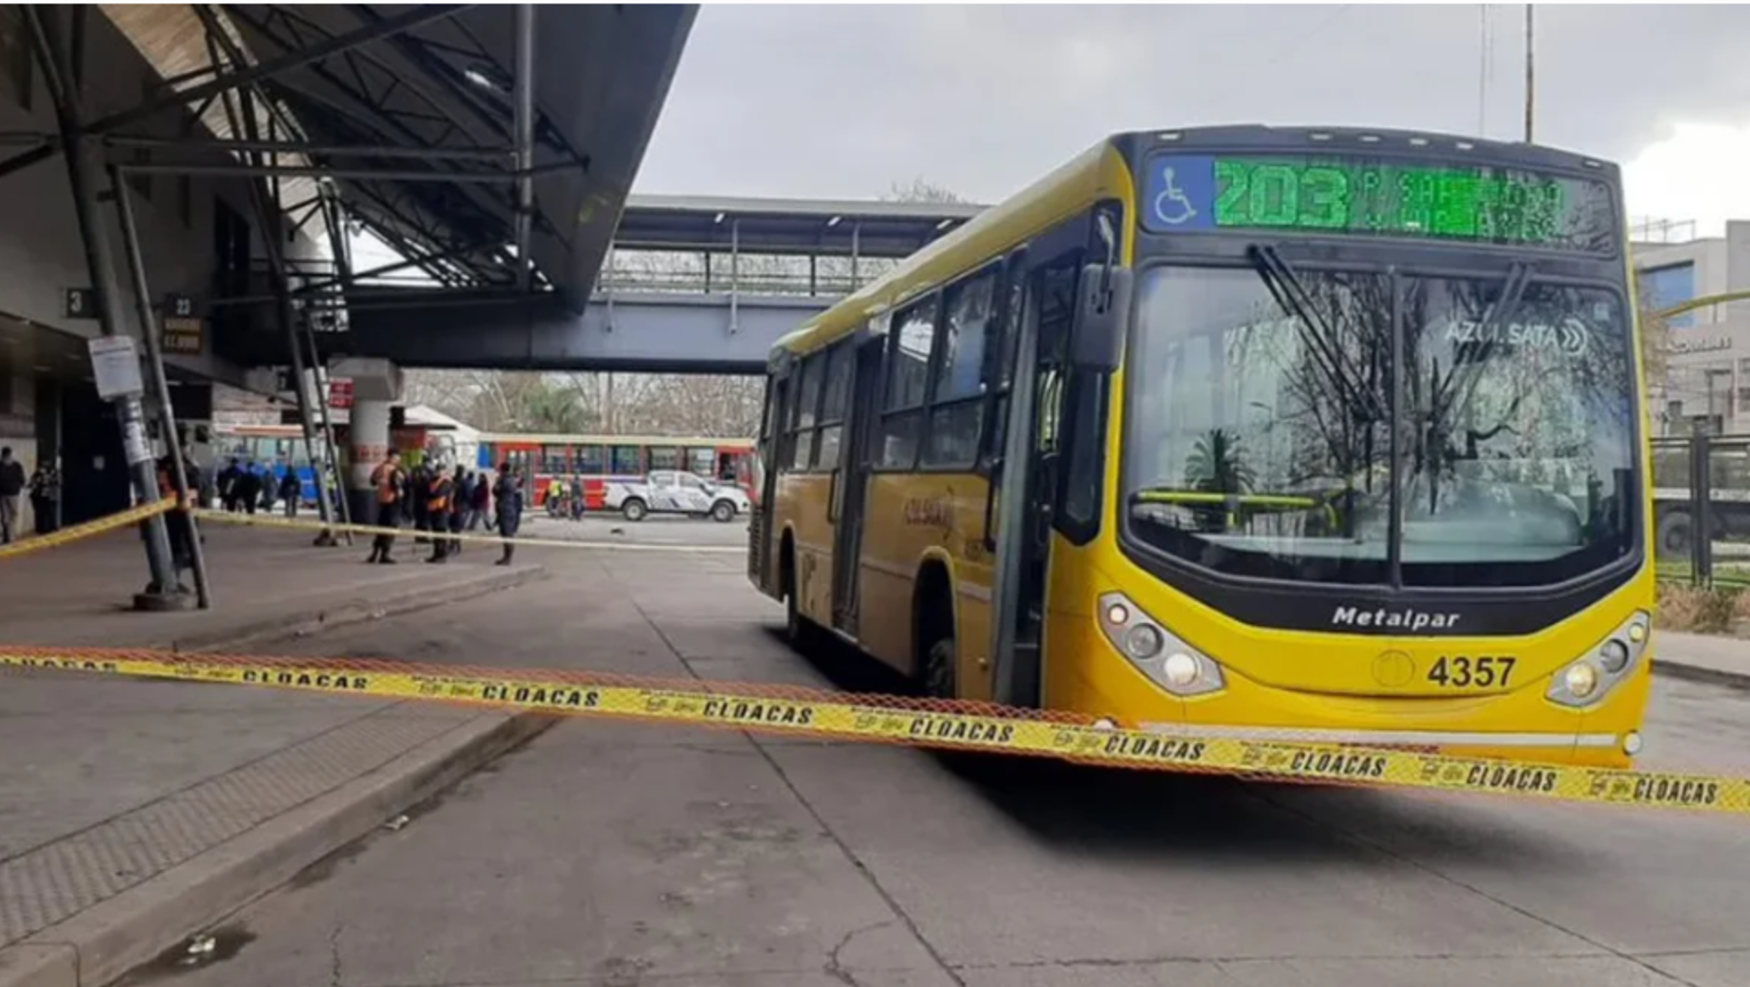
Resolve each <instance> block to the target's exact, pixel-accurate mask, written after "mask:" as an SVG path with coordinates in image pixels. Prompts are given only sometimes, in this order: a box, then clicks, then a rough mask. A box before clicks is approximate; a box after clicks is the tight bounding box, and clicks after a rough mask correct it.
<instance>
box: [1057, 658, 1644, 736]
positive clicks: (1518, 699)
mask: <svg viewBox="0 0 1750 987" xmlns="http://www.w3.org/2000/svg"><path fill="white" fill-rule="evenodd" d="M1077 644H1078V645H1080V646H1081V649H1083V653H1084V654H1086V653H1089V652H1092V654H1093V655H1096V656H1097V657H1094V658H1093V659H1092V660H1089V661H1085V662H1074V663H1066V664H1069V665H1070V666H1071V667H1072V668H1076V669H1077V671H1076V672H1074V673H1071V674H1069V675H1066V676H1055V675H1050V672H1048V676H1049V681H1050V686H1049V688H1050V690H1051V695H1050V696H1048V705H1050V706H1053V707H1058V708H1064V707H1067V708H1069V709H1073V710H1076V711H1078V712H1082V713H1085V714H1089V715H1092V716H1097V717H1104V718H1108V719H1111V720H1113V721H1115V722H1116V723H1117V724H1118V725H1119V726H1123V727H1128V728H1132V729H1141V730H1147V731H1150V732H1155V733H1183V734H1191V735H1196V736H1207V737H1221V738H1229V739H1234V740H1251V741H1278V742H1289V743H1295V742H1298V743H1310V744H1339V745H1354V746H1365V747H1378V748H1396V749H1407V750H1415V751H1419V752H1423V753H1438V754H1444V755H1448V756H1453V757H1477V758H1497V759H1505V760H1513V761H1540V762H1545V763H1556V764H1574V765H1584V766H1592V767H1613V768H1620V767H1628V766H1629V765H1630V763H1631V761H1632V758H1633V756H1634V755H1635V754H1638V753H1640V750H1641V745H1642V743H1643V739H1642V737H1641V734H1640V732H1639V731H1640V726H1641V718H1642V713H1643V711H1644V710H1645V708H1646V703H1647V696H1648V692H1649V690H1650V686H1651V681H1652V675H1651V664H1652V663H1651V661H1650V660H1643V661H1641V662H1640V666H1639V668H1638V670H1637V671H1636V672H1634V673H1633V674H1631V675H1630V676H1629V677H1628V678H1626V679H1624V680H1622V681H1621V682H1620V683H1618V684H1617V686H1616V687H1615V688H1614V689H1612V690H1611V691H1610V692H1609V693H1607V694H1605V695H1604V696H1603V697H1602V698H1601V699H1599V700H1598V701H1597V702H1596V703H1594V704H1592V705H1591V706H1588V707H1584V708H1581V709H1570V708H1567V707H1563V706H1559V705H1557V704H1555V703H1552V702H1550V701H1549V700H1548V699H1546V698H1545V697H1544V692H1545V683H1543V682H1538V683H1535V684H1529V683H1528V684H1527V686H1525V687H1523V688H1520V689H1516V690H1514V691H1512V692H1507V693H1497V694H1492V695H1469V696H1462V697H1445V696H1439V697H1429V696H1405V697H1392V696H1354V695H1334V694H1328V693H1315V692H1306V691H1301V690H1296V689H1286V688H1281V687H1277V686H1271V685H1266V684H1264V683H1262V682H1258V681H1256V680H1254V679H1250V678H1247V677H1246V676H1245V675H1244V674H1243V673H1241V672H1238V671H1236V670H1235V669H1234V668H1233V667H1232V666H1230V665H1225V664H1224V666H1223V673H1224V685H1223V688H1222V689H1221V690H1220V691H1218V692H1212V693H1208V694H1205V695H1199V696H1194V697H1189V698H1181V697H1178V696H1174V695H1172V694H1170V693H1168V692H1167V691H1165V690H1164V689H1162V688H1161V687H1160V686H1158V685H1156V684H1155V683H1154V682H1152V681H1150V680H1149V679H1147V678H1146V677H1144V676H1143V675H1142V674H1141V673H1139V672H1138V671H1136V669H1135V667H1134V666H1132V665H1130V664H1129V663H1128V662H1127V661H1125V660H1124V659H1123V658H1122V657H1120V656H1119V655H1118V654H1117V653H1116V652H1114V651H1113V650H1111V649H1110V647H1109V646H1108V645H1107V644H1106V642H1105V641H1104V640H1103V639H1101V638H1100V637H1099V636H1098V635H1097V634H1090V635H1088V637H1087V638H1084V639H1082V640H1080V641H1078V642H1077ZM1060 653H1061V652H1060ZM1649 657H1650V656H1649Z"/></svg>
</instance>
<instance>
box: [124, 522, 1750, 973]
mask: <svg viewBox="0 0 1750 987" xmlns="http://www.w3.org/2000/svg"><path fill="white" fill-rule="evenodd" d="M675 524H676V525H682V524H685V525H686V526H687V527H686V528H685V529H684V530H687V531H693V530H694V529H700V530H704V531H711V530H712V528H713V527H715V526H712V525H711V524H710V523H709V522H704V523H700V522H690V523H689V522H675ZM721 527H723V528H733V529H739V528H740V526H739V525H725V526H721ZM676 530H683V529H681V528H679V527H677V528H676ZM531 533H534V532H531ZM540 533H541V534H543V535H546V534H548V533H549V532H547V531H542V532H540ZM627 537H630V538H632V539H634V540H636V539H645V538H648V539H659V538H667V537H669V534H668V532H666V531H660V532H659V529H658V528H657V526H656V525H655V524H647V525H646V526H644V529H643V530H641V531H639V532H637V533H634V534H633V535H629V536H627ZM712 537H715V532H713V533H712ZM531 551H535V550H531ZM467 557H468V556H467V555H464V564H466V560H467ZM542 557H543V559H544V560H545V561H546V562H547V563H548V565H549V567H550V568H552V569H553V570H554V571H555V577H554V578H553V579H550V580H548V581H546V582H543V583H539V584H535V585H532V586H528V587H524V588H521V589H518V590H515V591H511V592H508V593H503V594H497V595H494V596H490V597H485V598H482V599H479V600H476V601H472V602H469V603H466V604H462V605H457V606H452V607H447V608H445V609H443V610H442V611H434V612H428V613H426V614H422V615H415V616H411V617H407V618H402V619H392V620H387V621H384V622H382V623H380V624H376V625H374V626H370V627H362V628H357V629H353V630H346V631H342V632H339V633H335V634H330V635H324V636H320V637H316V638H311V639H309V640H306V641H304V642H301V644H300V645H299V650H302V651H304V652H305V653H312V654H330V655H332V654H352V655H358V656H404V657H408V658H413V659H418V660H423V661H465V662H469V663H477V664H504V665H561V666H575V667H590V668H602V669H615V670H625V671H637V672H643V673H650V674H663V675H685V674H694V675H698V676H701V677H706V678H744V679H750V680H764V681H773V680H777V681H790V682H798V683H809V684H819V683H821V682H823V681H834V682H837V683H839V684H845V685H850V686H853V687H871V686H874V687H878V686H880V685H881V684H883V681H884V680H883V679H882V677H881V676H879V675H878V674H875V673H872V672H869V671H868V670H867V669H866V668H863V667H861V666H858V665H856V664H855V663H848V662H846V661H845V660H844V659H843V656H836V657H833V656H829V657H828V658H826V659H823V660H820V661H817V662H809V661H805V660H804V659H803V658H801V657H799V656H797V655H795V654H793V653H791V652H789V651H788V650H787V649H786V648H785V647H784V646H783V645H782V644H781V643H779V642H778V640H777V639H776V637H775V630H776V627H777V625H778V624H779V622H780V618H781V613H780V611H779V610H778V608H777V607H776V606H775V605H772V604H770V603H769V602H767V601H765V600H763V599H762V598H761V597H759V596H757V595H756V594H755V593H754V592H753V591H752V590H751V589H749V588H748V587H747V585H746V582H745V577H744V575H743V568H744V561H743V559H742V557H741V556H739V555H736V554H729V553H717V554H697V555H695V554H681V553H673V552H664V553H646V554H640V553H622V552H616V553H601V552H583V551H578V552H568V551H566V550H560V549H549V550H544V552H543V556H542ZM1647 732H1648V734H1649V738H1650V747H1649V754H1650V760H1651V761H1652V762H1653V763H1656V764H1661V765H1664V766H1677V765H1682V766H1687V767H1711V768H1713V769H1716V770H1717V769H1734V768H1735V769H1737V770H1739V771H1750V693H1745V692H1737V691H1733V690H1729V689H1723V688H1718V687H1713V686H1705V685H1699V684H1691V683H1684V682H1676V681H1666V680H1661V681H1660V682H1659V683H1658V687H1657V690H1656V694H1655V705H1654V709H1653V711H1652V715H1651V719H1650V722H1649V724H1648V731H1647ZM412 815H413V819H412V821H411V823H410V824H408V825H407V826H406V827H404V828H402V829H399V830H398V831H393V832H391V831H383V832H380V833H378V834H376V835H375V836H373V837H370V838H369V839H367V840H365V841H363V842H362V843H360V844H358V845H355V846H354V847H352V848H350V849H348V850H346V851H343V852H342V853H340V854H338V855H336V856H335V857H333V858H331V859H329V860H328V861H325V862H323V863H321V864H318V865H316V866H315V867H313V868H311V869H310V870H309V871H307V872H306V873H305V874H304V875H303V876H302V877H300V878H299V879H298V880H297V881H296V882H294V883H293V884H292V885H289V886H288V887H286V888H284V889H282V890H281V891H279V892H276V893H275V894H272V895H270V896H268V897H266V898H264V899H262V900H260V901H258V902H257V903H255V904H254V905H252V906H250V907H248V908H246V909H244V910H243V911H242V912H241V913H239V914H238V915H237V916H235V917H234V919H233V920H231V921H230V922H229V923H227V924H226V925H225V926H224V927H223V928H221V929H220V930H219V934H220V941H221V947H220V949H219V950H218V951H217V955H219V956H220V957H222V958H221V959H218V960H216V961H214V962H213V963H212V964H210V965H208V966H205V967H200V968H192V969H190V968H180V967H175V966H171V965H166V966H163V967H160V968H156V969H151V970H147V971H142V972H141V973H140V974H139V975H138V976H137V979H138V981H139V982H143V983H169V982H174V983H176V984H177V985H178V987H218V985H229V984H273V985H276V987H305V985H308V987H440V985H442V987H460V985H472V987H536V985H540V987H556V985H577V987H582V985H595V987H631V985H652V987H658V985H660V987H704V985H719V984H725V985H749V987H751V985H773V987H834V985H841V987H842V985H853V987H941V985H957V984H958V985H977V987H984V985H992V987H995V985H1021V987H1059V985H1066V987H1067V985H1080V984H1098V985H1100V987H1130V985H1168V984H1171V985H1186V987H1217V985H1221V987H1236V985H1244V987H1303V985H1324V984H1336V985H1342V987H1406V985H1409V987H1419V985H1439V987H1477V985H1509V987H1516V985H1528V987H1531V985H1535V987H1570V985H1571V987H1626V985H1673V984H1688V985H1692V987H1740V985H1750V921H1747V920H1746V918H1745V916H1746V914H1750V824H1747V823H1746V822H1744V821H1737V820H1728V819H1720V818H1712V817H1704V816H1695V815H1685V814H1679V813H1668V812H1666V813H1661V812H1654V811H1648V810H1631V809H1611V808H1596V807H1582V806H1565V805H1553V806H1552V805H1537V804H1532V803H1526V802H1517V801H1511V800H1504V799H1488V798H1484V797H1476V796H1447V795H1440V794H1421V793H1391V792H1383V791H1362V790H1352V789H1321V788H1312V787H1303V786H1294V785H1266V784H1246V783H1240V782H1236V781H1232V780H1228V779H1220V778H1200V777H1189V776H1171V775H1158V774H1144V773H1133V772H1123V771H1100V770H1091V769H1086V768H1077V767H1070V766H1066V765H1060V764H1055V763H1051V762H1044V761H1029V760H1018V759H1017V760H1003V759H972V760H968V759H965V758H959V759H955V758H944V757H941V756H938V755H936V754H932V753H929V752H925V751H917V750H910V749H904V748H892V747H882V746H861V745H854V744H838V743H815V742H801V741H796V740H774V739H772V738H751V737H748V736H746V735H742V734H739V733H730V732H704V731H696V730H687V729H679V728H672V727H658V726H646V725H638V724H628V723H612V722H607V723H604V722H596V721H587V722H586V721H565V722H562V723H561V724H560V725H558V726H557V727H555V728H554V729H553V730H551V731H549V732H548V733H546V734H544V735H543V736H541V737H540V738H538V739H537V740H536V741H535V742H533V743H532V744H531V745H529V746H528V747H526V748H524V749H522V750H520V751H517V752H515V753H513V754H511V755H509V756H507V757H505V758H504V759H502V760H501V761H499V762H498V763H497V764H495V765H493V766H492V767H491V768H490V769H488V770H486V771H484V772H482V773H480V774H478V775H476V776H474V777H472V778H470V779H468V780H466V781H465V782H463V783H462V784H461V785H460V786H458V787H457V788H456V789H454V790H453V791H452V792H450V793H449V794H448V795H447V796H445V797H443V798H440V799H439V800H437V801H436V802H434V803H432V804H429V805H427V806H423V807H421V808H420V809H419V810H417V811H416V812H414V813H413V814H412Z"/></svg>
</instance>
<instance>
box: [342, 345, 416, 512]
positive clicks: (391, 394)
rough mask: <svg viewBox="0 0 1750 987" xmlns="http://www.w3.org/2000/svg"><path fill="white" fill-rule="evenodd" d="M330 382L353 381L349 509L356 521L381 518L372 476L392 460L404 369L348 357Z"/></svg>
mask: <svg viewBox="0 0 1750 987" xmlns="http://www.w3.org/2000/svg"><path fill="white" fill-rule="evenodd" d="M328 375H329V379H330V380H351V381H352V417H351V421H350V424H349V425H348V428H347V431H348V432H349V433H350V434H349V437H348V441H349V442H350V444H351V452H352V456H351V458H352V470H351V472H350V474H349V475H348V476H347V477H346V496H347V506H348V507H350V508H351V509H352V516H353V519H354V520H356V521H360V522H364V523H367V524H369V523H373V522H375V521H376V518H377V510H376V498H375V496H374V494H373V491H372V490H371V474H372V473H373V472H375V471H376V469H377V465H378V464H379V463H381V462H383V460H385V459H388V458H389V447H390V436H389V418H390V409H391V408H393V407H394V405H395V402H397V401H399V400H400V399H401V368H400V367H398V366H396V365H395V364H394V363H392V362H390V361H388V360H380V359H376V358H372V357H346V358H345V359H340V360H336V361H334V363H333V364H331V365H330V366H329V369H328Z"/></svg>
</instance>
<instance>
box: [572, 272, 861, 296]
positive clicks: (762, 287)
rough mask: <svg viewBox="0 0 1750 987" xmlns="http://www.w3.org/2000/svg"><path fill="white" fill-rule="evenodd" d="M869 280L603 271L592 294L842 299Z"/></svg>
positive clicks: (792, 275)
mask: <svg viewBox="0 0 1750 987" xmlns="http://www.w3.org/2000/svg"><path fill="white" fill-rule="evenodd" d="M871 280H872V278H870V277H859V278H857V279H855V280H852V279H851V277H850V276H848V275H816V276H815V277H813V278H810V277H809V276H808V275H807V274H806V273H804V274H801V275H797V274H790V273H759V274H740V275H738V276H737V277H736V278H735V279H734V280H733V281H731V280H730V279H729V278H727V277H713V278H712V279H711V280H710V281H709V282H707V281H706V280H705V278H704V276H703V275H702V274H698V273H691V272H673V271H625V270H604V271H602V273H601V276H600V277H598V278H597V279H596V291H597V293H602V292H613V293H616V294H626V293H631V294H638V293H664V294H688V295H690V294H708V295H726V296H727V295H730V294H740V295H744V296H746V295H767V296H771V295H781V296H786V297H798V298H823V299H833V298H842V297H844V296H845V295H848V294H850V293H851V292H853V291H855V290H856V289H857V288H859V287H861V286H862V285H864V284H867V283H868V282H869V281H871Z"/></svg>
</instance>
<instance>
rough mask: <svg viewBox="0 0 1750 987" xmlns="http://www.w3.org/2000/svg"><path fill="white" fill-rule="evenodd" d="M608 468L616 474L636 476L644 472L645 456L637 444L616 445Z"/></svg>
mask: <svg viewBox="0 0 1750 987" xmlns="http://www.w3.org/2000/svg"><path fill="white" fill-rule="evenodd" d="M608 468H609V470H610V471H611V472H612V473H613V475H615V476H636V475H637V474H639V473H642V472H644V457H643V456H642V455H640V454H639V448H638V447H637V446H614V447H613V452H612V457H611V459H610V460H609V463H608Z"/></svg>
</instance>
